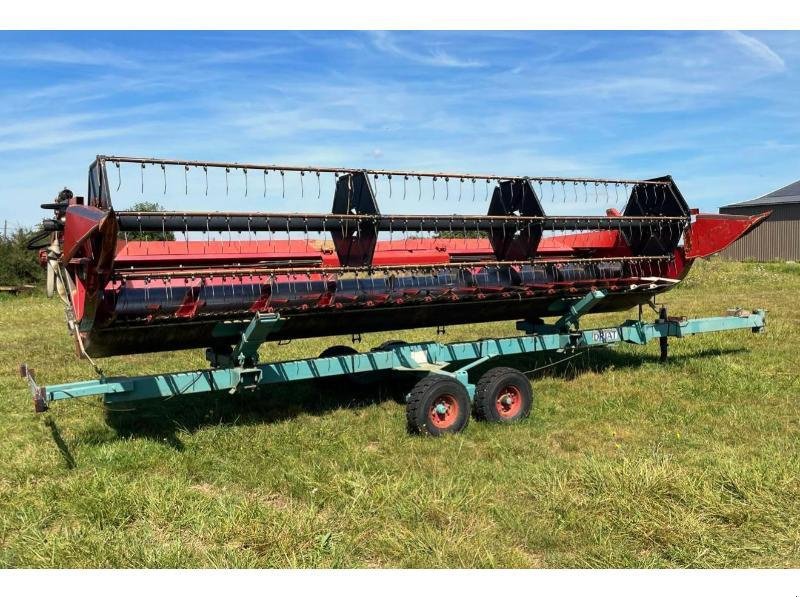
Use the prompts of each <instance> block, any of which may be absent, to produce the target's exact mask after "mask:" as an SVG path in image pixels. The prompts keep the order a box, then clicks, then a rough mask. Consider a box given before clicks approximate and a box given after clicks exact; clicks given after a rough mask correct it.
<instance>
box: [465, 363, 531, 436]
mask: <svg viewBox="0 0 800 600" xmlns="http://www.w3.org/2000/svg"><path fill="white" fill-rule="evenodd" d="M532 408H533V388H532V387H531V382H530V381H529V380H528V378H527V377H526V376H525V374H524V373H523V372H522V371H518V370H517V369H511V368H509V367H497V368H494V369H489V370H488V371H486V373H484V374H483V377H481V378H480V379H479V380H478V384H477V385H476V386H475V418H477V419H480V420H481V421H490V422H495V423H513V422H514V421H519V420H521V419H524V418H526V417H527V416H528V415H529V414H530V413H531V409H532Z"/></svg>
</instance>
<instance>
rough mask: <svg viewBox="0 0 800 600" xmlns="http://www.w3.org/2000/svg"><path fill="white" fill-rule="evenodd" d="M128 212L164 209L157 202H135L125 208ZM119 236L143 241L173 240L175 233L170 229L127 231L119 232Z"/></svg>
mask: <svg viewBox="0 0 800 600" xmlns="http://www.w3.org/2000/svg"><path fill="white" fill-rule="evenodd" d="M127 210H128V211H129V212H158V211H162V210H164V207H163V206H161V205H160V204H159V203H158V202H137V203H136V204H134V205H133V206H131V207H130V208H128V209H127ZM120 237H123V238H125V239H127V240H128V241H131V240H139V241H143V242H173V241H175V234H174V233H173V232H171V231H164V232H161V231H142V232H139V231H127V232H125V233H121V234H120Z"/></svg>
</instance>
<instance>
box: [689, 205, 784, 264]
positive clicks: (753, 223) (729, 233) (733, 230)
mask: <svg viewBox="0 0 800 600" xmlns="http://www.w3.org/2000/svg"><path fill="white" fill-rule="evenodd" d="M769 215H770V213H769V212H765V213H762V214H760V215H754V216H747V215H697V216H696V217H695V221H694V223H692V225H691V228H690V229H689V232H688V234H687V235H686V236H685V242H686V258H702V257H705V256H710V255H712V254H715V253H717V252H720V251H721V250H724V249H725V248H727V247H728V246H730V245H731V244H732V243H733V242H735V241H736V240H738V239H739V238H741V237H742V236H744V235H746V234H747V233H749V232H750V231H752V230H753V229H755V228H756V227H758V226H759V225H760V224H761V223H763V222H764V221H765V220H766V219H767V217H769Z"/></svg>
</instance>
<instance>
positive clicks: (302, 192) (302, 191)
mask: <svg viewBox="0 0 800 600" xmlns="http://www.w3.org/2000/svg"><path fill="white" fill-rule="evenodd" d="M305 174H306V172H305V171H300V198H305V190H304V189H303V177H305Z"/></svg>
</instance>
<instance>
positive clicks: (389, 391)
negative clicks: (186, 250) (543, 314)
mask: <svg viewBox="0 0 800 600" xmlns="http://www.w3.org/2000/svg"><path fill="white" fill-rule="evenodd" d="M745 351H746V350H745V349H731V350H704V351H701V352H697V353H694V354H690V355H681V356H676V357H670V359H669V362H670V364H672V365H676V364H677V365H681V364H684V363H688V362H690V361H695V360H700V359H703V358H707V357H712V356H722V355H728V354H737V353H741V352H745ZM566 356H567V355H565V354H563V353H562V354H559V353H552V354H547V355H537V356H536V357H535V358H534V357H533V355H531V356H527V357H525V356H521V357H507V358H504V359H497V360H492V361H489V362H487V363H485V364H484V365H481V366H480V368H476V369H475V372H474V373H473V375H474V377H472V378H471V380H472V381H473V382H474V381H476V380H477V378H478V377H480V376H481V375H482V374H483V373H484V372H485V371H487V370H488V369H490V368H492V367H495V366H499V365H500V364H502V365H503V366H509V367H513V368H517V369H519V370H521V371H524V372H526V373H528V374H529V376H530V377H531V378H532V379H539V378H541V377H545V376H551V377H563V378H565V379H567V380H572V379H575V378H577V377H579V376H580V375H582V374H584V373H589V372H594V373H602V372H604V371H606V370H609V369H635V368H637V367H641V366H642V365H645V364H652V363H658V362H659V359H658V357H657V356H652V355H634V354H629V353H622V352H614V351H613V350H612V349H608V348H596V349H592V350H591V352H578V353H576V354H575V355H573V358H572V359H570V360H568V361H565V360H563V359H564V358H566ZM559 361H561V362H559ZM372 377H373V378H374V377H375V375H373V376H372ZM417 378H418V377H417V376H413V375H411V376H401V377H398V376H396V375H388V376H385V377H383V378H382V379H381V380H380V381H378V382H375V381H373V383H372V385H368V386H358V385H355V384H354V383H353V382H352V381H350V380H348V379H347V378H329V379H324V380H321V381H319V382H316V383H313V382H298V383H292V384H275V385H270V386H267V387H266V388H264V389H263V390H261V391H259V392H255V393H239V394H236V395H230V394H227V393H224V394H219V393H217V394H210V395H204V396H192V397H186V398H176V399H173V400H169V401H153V402H149V403H140V404H137V405H135V406H114V407H109V408H108V409H107V411H106V423H107V424H108V425H109V426H110V427H111V428H112V429H113V430H114V431H115V432H116V434H117V436H118V437H143V438H149V439H153V440H157V441H159V442H161V443H164V444H167V445H169V446H171V447H173V448H175V449H176V450H178V451H181V450H183V444H182V443H181V441H180V439H179V438H178V436H177V434H178V432H189V433H192V432H194V431H196V430H197V429H199V428H201V427H206V426H212V425H220V424H223V425H225V424H226V425H245V424H253V423H276V422H281V421H285V420H288V419H293V418H295V417H297V416H298V415H301V414H311V415H321V414H325V413H328V412H331V411H335V410H338V409H355V408H359V407H364V406H370V405H373V404H379V403H382V402H385V401H387V400H388V401H392V400H393V401H396V402H399V403H403V402H404V397H405V394H406V393H407V392H408V391H410V389H411V388H412V387H413V385H414V382H415V380H416V379H417ZM54 431H57V429H55V430H54ZM53 437H54V439H56V444H58V445H59V449H61V447H62V446H61V444H59V443H58V439H60V436H58V438H57V437H56V435H55V434H54V436H53ZM108 439H109V438H107V437H106V438H105V439H103V437H102V436H101V437H95V436H93V437H92V438H91V439H90V438H87V439H83V440H82V442H83V443H95V444H96V443H105V441H108ZM62 442H63V440H62ZM64 446H65V445H64ZM65 447H66V446H65ZM62 454H64V451H63V450H62ZM64 456H65V459H66V458H67V456H70V455H69V454H68V450H67V454H64ZM68 465H69V460H68Z"/></svg>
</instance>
